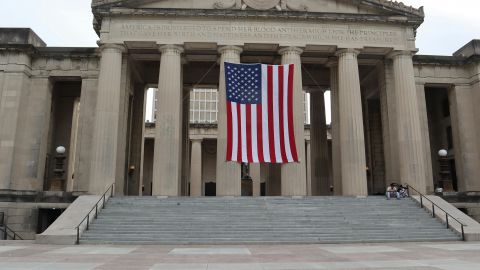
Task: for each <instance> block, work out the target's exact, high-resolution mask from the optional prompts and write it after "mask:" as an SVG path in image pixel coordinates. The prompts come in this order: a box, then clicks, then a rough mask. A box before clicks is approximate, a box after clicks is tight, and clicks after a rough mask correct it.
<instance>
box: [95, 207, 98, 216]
mask: <svg viewBox="0 0 480 270" xmlns="http://www.w3.org/2000/svg"><path fill="white" fill-rule="evenodd" d="M97 217H98V204H95V219H97Z"/></svg>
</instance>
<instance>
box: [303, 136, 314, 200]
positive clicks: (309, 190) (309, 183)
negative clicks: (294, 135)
mask: <svg viewBox="0 0 480 270" xmlns="http://www.w3.org/2000/svg"><path fill="white" fill-rule="evenodd" d="M305 144H306V148H307V150H306V153H305V160H306V161H307V162H306V163H307V164H306V166H307V196H312V165H313V162H312V150H311V149H312V148H311V143H310V140H307V141H305Z"/></svg>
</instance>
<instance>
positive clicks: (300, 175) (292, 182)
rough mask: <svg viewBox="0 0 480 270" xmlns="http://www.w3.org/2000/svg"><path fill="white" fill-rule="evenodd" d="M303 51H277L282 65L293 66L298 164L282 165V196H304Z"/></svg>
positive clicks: (305, 182)
mask: <svg viewBox="0 0 480 270" xmlns="http://www.w3.org/2000/svg"><path fill="white" fill-rule="evenodd" d="M302 52H303V50H302V49H300V48H297V47H287V48H283V49H281V50H280V51H279V54H280V55H281V56H282V64H284V65H285V64H295V74H294V80H295V81H294V89H293V118H294V133H295V143H296V146H297V154H298V157H299V162H298V163H289V164H284V165H282V168H281V175H282V176H281V181H282V185H281V186H282V196H306V195H307V176H306V166H305V134H304V133H305V124H304V106H303V101H304V92H303V82H302V60H301V54H302Z"/></svg>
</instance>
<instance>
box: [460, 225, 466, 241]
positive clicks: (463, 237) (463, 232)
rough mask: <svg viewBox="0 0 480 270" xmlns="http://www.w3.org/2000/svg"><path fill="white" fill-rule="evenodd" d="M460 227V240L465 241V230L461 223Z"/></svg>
mask: <svg viewBox="0 0 480 270" xmlns="http://www.w3.org/2000/svg"><path fill="white" fill-rule="evenodd" d="M460 225H461V227H462V241H465V231H464V229H463V224H460Z"/></svg>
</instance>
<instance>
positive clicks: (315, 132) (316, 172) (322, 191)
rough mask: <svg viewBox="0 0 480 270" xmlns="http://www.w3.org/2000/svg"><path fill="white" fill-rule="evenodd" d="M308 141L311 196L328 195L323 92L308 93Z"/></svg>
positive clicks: (327, 158) (327, 157)
mask: <svg viewBox="0 0 480 270" xmlns="http://www.w3.org/2000/svg"><path fill="white" fill-rule="evenodd" d="M310 104H311V105H310V111H311V114H310V119H311V120H310V141H311V154H310V156H311V159H310V164H311V169H312V171H311V177H312V178H311V180H312V195H313V196H318V195H329V194H330V182H329V169H328V160H329V156H328V141H327V123H326V119H325V118H326V116H325V98H324V92H323V90H319V91H312V92H311V93H310Z"/></svg>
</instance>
